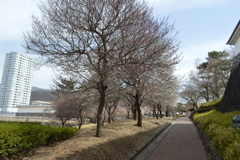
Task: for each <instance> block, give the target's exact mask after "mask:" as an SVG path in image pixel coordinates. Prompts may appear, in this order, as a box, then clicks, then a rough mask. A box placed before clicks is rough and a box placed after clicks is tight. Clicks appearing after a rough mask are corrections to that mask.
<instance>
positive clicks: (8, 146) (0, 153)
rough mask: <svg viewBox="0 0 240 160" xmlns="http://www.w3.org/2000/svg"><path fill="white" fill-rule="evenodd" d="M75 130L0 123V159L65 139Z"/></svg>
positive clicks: (19, 154) (29, 124)
mask: <svg viewBox="0 0 240 160" xmlns="http://www.w3.org/2000/svg"><path fill="white" fill-rule="evenodd" d="M76 132H77V129H76V128H66V127H51V126H43V125H41V124H36V123H35V124H33V123H20V122H14V123H13V122H6V123H0V159H12V158H17V157H19V156H21V154H22V153H26V152H28V151H30V150H31V149H33V148H35V147H38V146H43V145H49V144H51V143H53V142H56V141H61V140H65V139H67V138H69V137H71V136H73V135H75V134H76Z"/></svg>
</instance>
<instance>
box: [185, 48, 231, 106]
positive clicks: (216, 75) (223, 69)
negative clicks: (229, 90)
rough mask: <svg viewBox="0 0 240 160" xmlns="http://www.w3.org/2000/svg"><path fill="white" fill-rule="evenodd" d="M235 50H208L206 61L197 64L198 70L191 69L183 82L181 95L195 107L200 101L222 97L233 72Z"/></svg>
mask: <svg viewBox="0 0 240 160" xmlns="http://www.w3.org/2000/svg"><path fill="white" fill-rule="evenodd" d="M233 56H234V53H233V50H229V51H220V52H218V51H212V52H208V57H206V61H205V62H202V63H197V64H196V69H197V71H191V72H190V74H189V76H188V78H187V81H186V82H185V83H184V84H183V88H182V92H181V93H180V96H181V98H182V99H183V100H185V101H186V102H187V103H188V104H191V105H192V106H193V107H194V109H197V108H198V103H199V102H200V101H206V102H208V101H210V100H213V99H216V98H221V97H222V96H223V94H224V91H225V89H226V86H227V82H228V78H229V76H230V72H231V65H232V63H231V62H232V58H233Z"/></svg>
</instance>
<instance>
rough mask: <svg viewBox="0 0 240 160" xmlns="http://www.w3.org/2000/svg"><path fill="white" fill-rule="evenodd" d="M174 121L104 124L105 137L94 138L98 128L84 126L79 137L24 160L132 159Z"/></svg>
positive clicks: (145, 120) (124, 121) (42, 149)
mask: <svg viewBox="0 0 240 160" xmlns="http://www.w3.org/2000/svg"><path fill="white" fill-rule="evenodd" d="M173 119H174V118H172V117H164V118H162V119H159V120H156V119H154V118H145V119H143V127H137V126H134V124H136V121H133V120H128V119H126V120H123V121H115V122H113V123H111V124H105V126H104V127H103V128H102V133H103V136H102V137H95V131H96V130H95V128H96V125H95V124H88V125H83V126H82V128H81V130H79V131H78V133H77V134H76V135H75V136H74V137H72V138H70V139H68V140H66V141H63V142H61V143H57V144H54V145H52V146H49V147H41V148H39V149H37V150H36V151H35V152H34V153H32V155H31V156H29V157H24V158H23V160H93V159H94V160H124V159H131V158H133V156H134V155H135V154H136V153H137V152H138V151H139V150H140V149H141V148H142V147H143V146H144V145H146V144H147V143H148V142H150V141H151V140H152V138H153V137H154V136H155V135H156V134H157V133H159V132H160V131H161V130H163V129H164V128H165V127H166V126H167V125H168V124H169V123H171V122H172V121H173Z"/></svg>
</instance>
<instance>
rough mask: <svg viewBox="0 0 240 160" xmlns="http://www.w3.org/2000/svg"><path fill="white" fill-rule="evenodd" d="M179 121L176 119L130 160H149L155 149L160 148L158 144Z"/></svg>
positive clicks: (138, 150)
mask: <svg viewBox="0 0 240 160" xmlns="http://www.w3.org/2000/svg"><path fill="white" fill-rule="evenodd" d="M177 120H178V118H177V119H175V120H173V121H172V122H171V123H169V124H167V125H166V126H164V128H163V129H161V130H160V132H159V133H157V134H156V135H155V136H154V137H153V138H152V139H151V140H150V141H149V142H148V143H147V144H146V145H144V146H142V147H140V148H138V149H137V150H136V153H135V154H134V155H132V156H131V157H130V158H129V159H130V160H146V159H148V158H149V157H150V156H151V154H152V152H153V151H154V150H155V148H156V147H157V146H158V144H159V143H160V142H161V141H162V139H163V138H164V137H165V136H166V135H167V133H168V132H169V131H170V129H171V128H172V127H173V125H174V124H175V123H176V121H177Z"/></svg>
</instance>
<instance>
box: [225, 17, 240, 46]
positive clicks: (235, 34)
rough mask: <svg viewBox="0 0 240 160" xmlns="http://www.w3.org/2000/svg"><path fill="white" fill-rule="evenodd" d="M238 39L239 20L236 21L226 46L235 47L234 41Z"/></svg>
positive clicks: (239, 32) (239, 31) (239, 35)
mask: <svg viewBox="0 0 240 160" xmlns="http://www.w3.org/2000/svg"><path fill="white" fill-rule="evenodd" d="M239 37H240V20H239V21H238V23H237V25H236V27H235V29H234V31H233V33H232V35H231V37H230V38H229V40H228V42H227V44H229V45H235V43H236V41H237V40H238V38H239Z"/></svg>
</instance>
